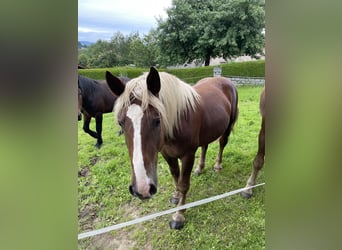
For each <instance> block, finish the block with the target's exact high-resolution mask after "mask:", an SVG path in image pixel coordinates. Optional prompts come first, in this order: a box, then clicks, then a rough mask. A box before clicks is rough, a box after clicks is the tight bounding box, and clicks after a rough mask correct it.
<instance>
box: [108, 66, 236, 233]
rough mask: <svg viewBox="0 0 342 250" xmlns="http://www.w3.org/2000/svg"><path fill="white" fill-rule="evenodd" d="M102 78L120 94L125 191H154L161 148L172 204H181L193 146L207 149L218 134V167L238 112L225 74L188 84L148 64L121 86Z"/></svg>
mask: <svg viewBox="0 0 342 250" xmlns="http://www.w3.org/2000/svg"><path fill="white" fill-rule="evenodd" d="M106 80H107V83H108V85H109V87H110V88H111V90H112V91H113V93H114V94H116V95H117V96H119V98H118V100H117V102H116V105H115V107H114V110H115V113H116V115H117V120H118V123H119V125H120V126H121V128H122V130H123V132H124V135H125V139H126V144H127V147H128V152H129V156H130V159H131V169H132V171H131V172H132V175H131V185H130V186H129V191H130V193H131V194H132V195H134V196H137V197H139V198H140V199H146V198H150V197H151V196H152V195H153V194H155V193H156V192H157V156H158V152H161V153H162V155H163V157H164V159H165V160H166V161H167V163H168V165H169V168H170V171H171V174H172V176H173V178H174V182H175V186H176V188H175V192H174V194H173V197H172V202H173V203H175V204H178V206H180V205H184V204H185V199H186V194H187V192H188V190H189V187H190V176H191V172H192V168H193V164H194V159H195V153H196V150H197V148H198V147H200V146H202V147H204V148H205V149H206V148H207V146H208V144H209V143H210V142H212V141H214V140H216V139H218V138H220V150H219V154H218V159H217V163H216V165H215V166H217V167H218V168H220V166H221V162H222V151H223V149H224V147H225V145H226V144H227V142H228V136H229V134H230V132H231V130H232V128H233V125H234V123H235V121H236V119H237V115H238V106H237V103H238V96H237V91H236V88H235V86H234V85H233V84H232V83H231V81H230V80H229V79H227V78H223V77H215V78H206V79H203V80H201V81H199V82H198V83H197V84H196V85H195V86H194V87H191V86H190V85H188V84H186V83H184V82H183V81H181V80H180V79H178V78H176V77H175V76H173V75H170V74H167V73H164V72H161V73H158V71H157V70H156V69H155V68H153V67H151V69H150V72H149V73H148V74H144V75H142V76H140V77H138V78H135V79H132V80H131V81H129V82H128V83H127V85H126V86H125V85H124V84H123V83H122V82H121V81H120V79H118V78H117V77H115V76H113V75H112V74H111V73H109V72H106ZM204 154H205V152H204ZM178 159H180V160H181V162H182V167H181V169H180V168H179V165H178ZM184 211H185V210H180V211H178V212H176V213H175V214H174V215H173V216H172V221H171V222H170V227H171V228H172V229H180V228H182V227H183V225H184V221H185V218H184Z"/></svg>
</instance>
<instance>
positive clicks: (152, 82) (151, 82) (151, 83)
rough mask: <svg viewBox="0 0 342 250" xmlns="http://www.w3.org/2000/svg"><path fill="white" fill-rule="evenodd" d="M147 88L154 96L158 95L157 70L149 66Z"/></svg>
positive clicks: (158, 81)
mask: <svg viewBox="0 0 342 250" xmlns="http://www.w3.org/2000/svg"><path fill="white" fill-rule="evenodd" d="M146 83H147V89H148V90H149V91H151V93H152V94H153V95H155V96H157V95H158V93H159V91H160V77H159V73H158V71H157V70H156V69H155V68H154V67H151V68H150V73H148V76H147V79H146Z"/></svg>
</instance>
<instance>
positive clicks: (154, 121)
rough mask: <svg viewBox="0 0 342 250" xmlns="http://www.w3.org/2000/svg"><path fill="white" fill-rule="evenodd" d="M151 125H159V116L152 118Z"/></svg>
mask: <svg viewBox="0 0 342 250" xmlns="http://www.w3.org/2000/svg"><path fill="white" fill-rule="evenodd" d="M153 125H154V126H155V127H159V126H160V118H159V117H158V118H155V119H153Z"/></svg>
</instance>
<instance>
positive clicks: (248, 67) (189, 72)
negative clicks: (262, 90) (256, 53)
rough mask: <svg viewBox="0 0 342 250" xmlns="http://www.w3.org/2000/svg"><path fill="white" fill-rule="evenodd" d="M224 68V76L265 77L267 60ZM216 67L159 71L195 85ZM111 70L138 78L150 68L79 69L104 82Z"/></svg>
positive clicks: (121, 74)
mask: <svg viewBox="0 0 342 250" xmlns="http://www.w3.org/2000/svg"><path fill="white" fill-rule="evenodd" d="M220 66H221V68H222V75H223V76H226V77H229V76H247V77H264V76H265V60H257V61H249V62H236V63H226V64H222V65H220ZM213 68H214V66H209V67H198V68H182V69H158V70H159V71H165V72H168V73H170V74H173V75H175V76H177V77H179V78H180V79H182V80H183V81H185V82H187V83H190V84H192V83H195V82H197V81H198V80H200V79H202V78H204V77H208V76H213ZM106 70H109V71H110V72H112V73H113V74H114V75H116V76H127V77H130V78H134V77H137V76H139V75H141V74H142V73H143V72H148V71H149V69H148V68H135V67H115V68H104V69H79V70H78V72H79V74H81V75H84V76H87V77H90V78H93V79H98V80H103V79H104V78H105V72H106Z"/></svg>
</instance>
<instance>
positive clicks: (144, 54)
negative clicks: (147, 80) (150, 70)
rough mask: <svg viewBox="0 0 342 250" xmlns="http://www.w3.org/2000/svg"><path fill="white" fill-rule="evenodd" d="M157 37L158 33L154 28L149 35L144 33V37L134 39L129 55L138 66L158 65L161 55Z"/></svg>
mask: <svg viewBox="0 0 342 250" xmlns="http://www.w3.org/2000/svg"><path fill="white" fill-rule="evenodd" d="M157 39H158V36H157V33H156V31H155V30H153V29H152V30H150V32H149V33H148V34H147V35H144V37H143V38H142V39H140V38H136V39H135V40H134V41H132V43H131V47H130V52H129V55H130V58H132V59H133V63H134V64H135V65H136V66H139V67H150V66H156V64H157V60H158V56H159V47H158V41H157Z"/></svg>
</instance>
